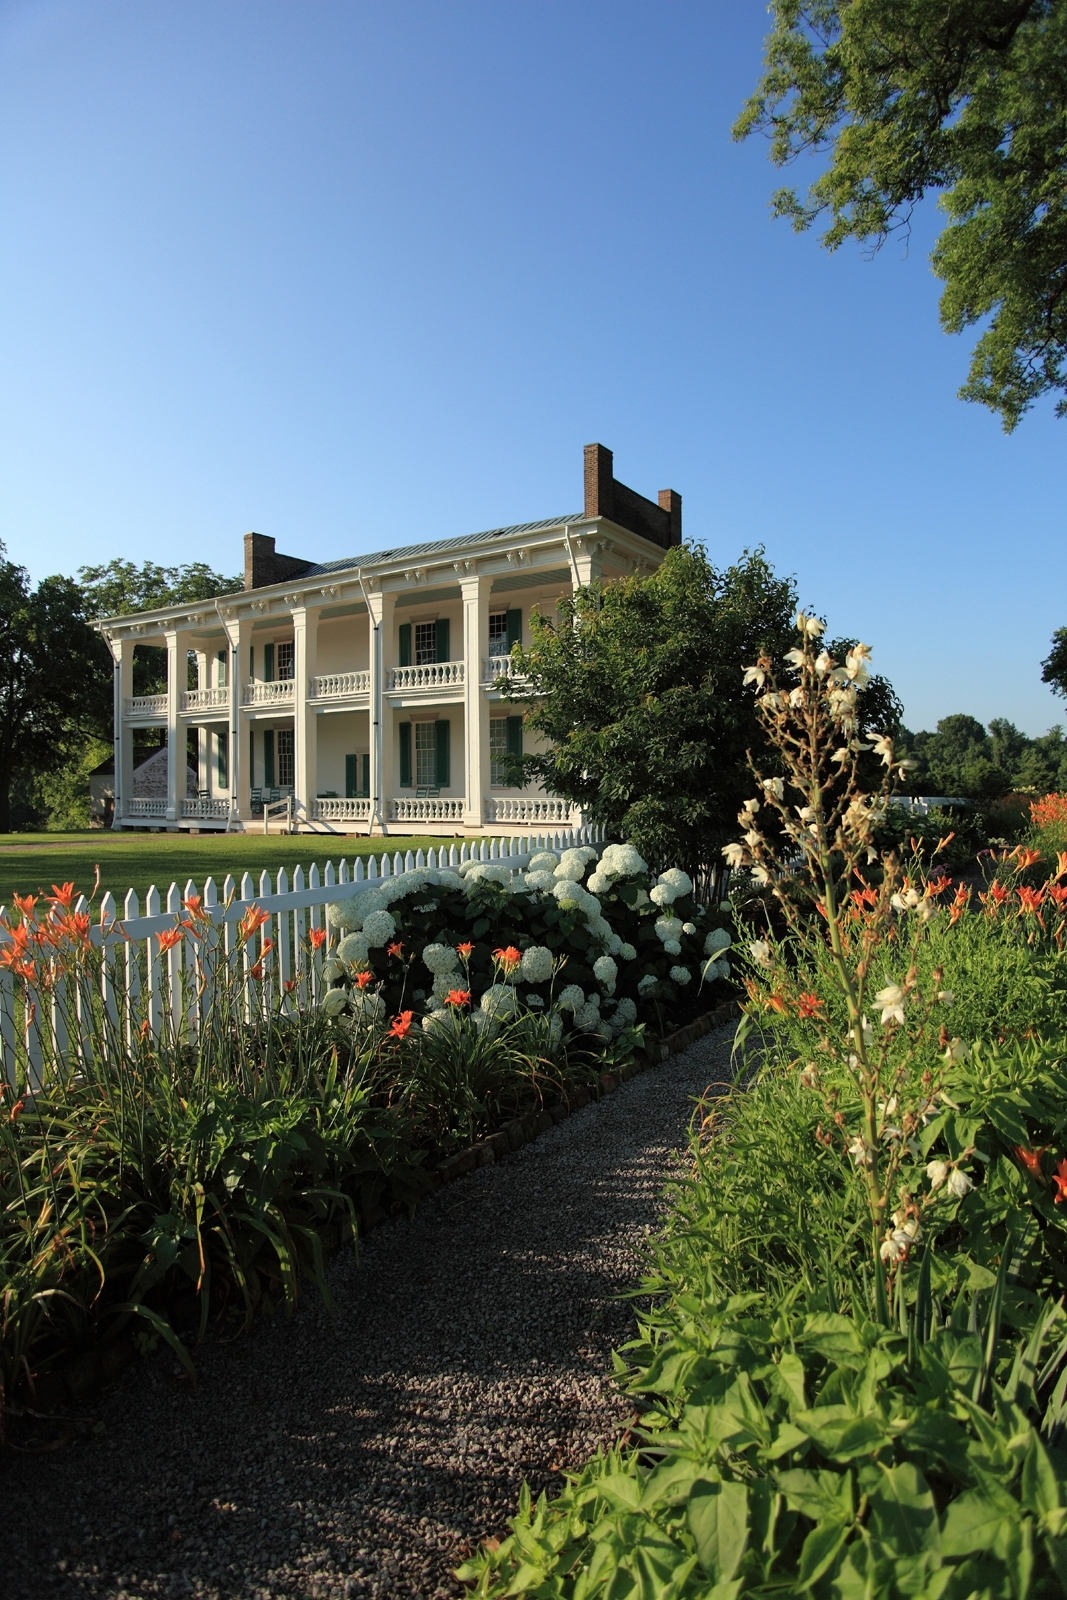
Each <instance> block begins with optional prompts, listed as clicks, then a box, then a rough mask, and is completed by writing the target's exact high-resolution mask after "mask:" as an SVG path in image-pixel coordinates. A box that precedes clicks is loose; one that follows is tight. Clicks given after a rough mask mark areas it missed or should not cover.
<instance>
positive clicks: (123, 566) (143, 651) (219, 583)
mask: <svg viewBox="0 0 1067 1600" xmlns="http://www.w3.org/2000/svg"><path fill="white" fill-rule="evenodd" d="M78 577H79V578H80V579H81V586H82V589H83V591H84V594H85V597H86V605H87V607H88V612H89V615H90V616H93V617H118V616H125V615H128V614H129V613H130V612H131V611H156V610H159V609H160V608H161V607H163V606H180V605H191V604H192V603H193V602H194V601H197V600H214V599H215V598H216V597H217V596H219V595H223V594H233V593H235V591H236V590H238V589H241V588H243V587H244V579H243V578H226V577H224V576H223V575H222V573H221V572H216V571H214V569H213V568H212V567H209V566H208V565H207V563H206V562H205V561H189V562H187V563H185V564H184V565H179V566H176V567H161V566H158V565H157V564H156V562H154V561H145V562H143V563H142V564H141V565H140V566H138V565H137V563H136V562H135V561H121V560H118V559H115V560H113V561H108V562H105V563H104V565H102V566H98V567H79V568H78ZM166 686H167V653H166V651H165V650H162V649H160V648H159V646H158V645H145V644H142V645H138V646H137V649H136V650H135V652H134V657H133V692H134V694H158V693H161V692H162V691H163V690H164V689H165V688H166Z"/></svg>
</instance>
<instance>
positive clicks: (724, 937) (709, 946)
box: [704, 928, 733, 956]
mask: <svg viewBox="0 0 1067 1600" xmlns="http://www.w3.org/2000/svg"><path fill="white" fill-rule="evenodd" d="M732 944H733V940H732V939H731V938H730V935H729V934H728V933H727V931H726V929H725V928H712V930H711V932H710V933H709V934H708V936H707V938H706V939H705V940H704V954H705V955H706V956H713V955H714V954H715V952H716V950H729V948H730V946H731V945H732Z"/></svg>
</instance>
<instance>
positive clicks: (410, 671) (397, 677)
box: [389, 661, 464, 690]
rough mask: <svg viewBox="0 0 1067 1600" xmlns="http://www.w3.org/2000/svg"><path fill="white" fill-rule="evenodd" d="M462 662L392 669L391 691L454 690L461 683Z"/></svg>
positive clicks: (444, 662)
mask: <svg viewBox="0 0 1067 1600" xmlns="http://www.w3.org/2000/svg"><path fill="white" fill-rule="evenodd" d="M463 680H464V664H463V662H462V661H432V662H429V663H427V665H426V666H424V667H393V669H392V671H391V673H390V675H389V687H390V688H391V689H394V690H395V689H454V688H457V687H458V686H459V685H461V684H462V683H463Z"/></svg>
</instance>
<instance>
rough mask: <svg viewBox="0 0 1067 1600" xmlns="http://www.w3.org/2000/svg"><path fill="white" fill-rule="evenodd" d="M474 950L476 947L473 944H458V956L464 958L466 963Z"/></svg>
mask: <svg viewBox="0 0 1067 1600" xmlns="http://www.w3.org/2000/svg"><path fill="white" fill-rule="evenodd" d="M473 949H474V946H473V945H472V944H457V946H456V954H457V956H462V957H463V959H464V961H466V959H467V957H468V956H469V955H470V953H471V951H472V950H473Z"/></svg>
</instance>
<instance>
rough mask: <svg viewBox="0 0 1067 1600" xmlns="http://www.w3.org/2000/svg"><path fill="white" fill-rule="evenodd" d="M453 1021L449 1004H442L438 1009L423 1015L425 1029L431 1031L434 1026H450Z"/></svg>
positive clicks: (427, 1031)
mask: <svg viewBox="0 0 1067 1600" xmlns="http://www.w3.org/2000/svg"><path fill="white" fill-rule="evenodd" d="M453 1022H454V1018H453V1015H452V1012H451V1011H450V1010H449V1009H448V1007H447V1006H441V1007H440V1008H439V1009H438V1010H437V1011H430V1012H428V1013H427V1015H426V1016H425V1017H423V1019H422V1026H423V1031H424V1032H426V1033H429V1032H430V1030H431V1029H432V1028H449V1027H451V1026H452V1025H453Z"/></svg>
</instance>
